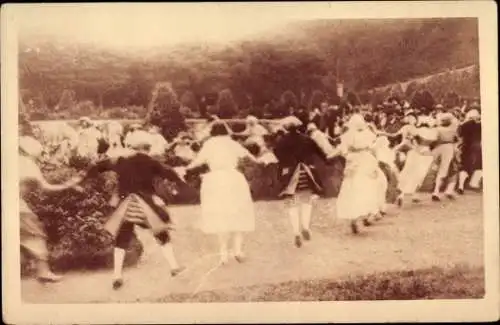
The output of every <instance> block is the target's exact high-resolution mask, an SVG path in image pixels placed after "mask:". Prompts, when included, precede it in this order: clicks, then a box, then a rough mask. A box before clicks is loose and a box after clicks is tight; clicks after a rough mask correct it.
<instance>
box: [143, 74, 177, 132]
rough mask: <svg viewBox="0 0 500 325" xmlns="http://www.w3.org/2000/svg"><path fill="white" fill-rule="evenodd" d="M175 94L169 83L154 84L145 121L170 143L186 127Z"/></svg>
mask: <svg viewBox="0 0 500 325" xmlns="http://www.w3.org/2000/svg"><path fill="white" fill-rule="evenodd" d="M179 109H180V103H179V100H178V99H177V94H176V93H175V91H174V89H173V88H172V84H171V83H169V82H159V83H157V84H156V86H155V88H154V90H153V94H152V96H151V102H150V104H149V111H148V115H147V118H146V120H147V121H148V122H149V123H151V124H153V125H156V126H158V127H160V129H161V130H162V134H163V136H164V137H165V139H167V141H172V140H173V139H174V138H175V137H176V136H177V134H179V132H182V131H186V130H187V125H186V121H185V119H184V116H182V114H181V112H180V111H179Z"/></svg>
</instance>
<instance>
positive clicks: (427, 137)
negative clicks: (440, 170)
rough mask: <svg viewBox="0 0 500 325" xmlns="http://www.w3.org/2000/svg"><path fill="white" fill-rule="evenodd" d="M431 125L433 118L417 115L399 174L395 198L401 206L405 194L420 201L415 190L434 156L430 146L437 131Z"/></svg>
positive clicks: (421, 181) (436, 137)
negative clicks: (410, 147) (397, 193)
mask: <svg viewBox="0 0 500 325" xmlns="http://www.w3.org/2000/svg"><path fill="white" fill-rule="evenodd" d="M433 126H434V119H433V118H431V117H427V116H421V117H419V121H418V127H417V129H416V131H415V137H414V140H413V142H412V149H411V150H410V151H409V152H408V156H407V158H406V162H405V165H404V167H403V170H402V171H401V173H400V175H399V189H400V191H401V194H400V196H399V198H398V200H397V201H398V205H399V206H402V204H403V202H404V197H405V196H407V195H409V196H411V197H412V200H413V202H419V201H420V199H419V198H418V196H417V190H418V189H419V187H420V186H421V185H422V183H423V182H424V179H425V177H426V176H427V173H428V172H429V169H430V168H431V165H432V162H433V160H434V157H433V154H432V151H431V149H430V147H431V145H432V144H433V143H434V142H435V141H437V139H438V133H437V131H436V129H435V128H434V127H433Z"/></svg>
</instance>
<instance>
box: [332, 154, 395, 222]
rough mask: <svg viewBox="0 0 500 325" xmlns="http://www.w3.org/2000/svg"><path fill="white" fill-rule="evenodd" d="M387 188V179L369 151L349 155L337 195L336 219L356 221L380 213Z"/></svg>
mask: <svg viewBox="0 0 500 325" xmlns="http://www.w3.org/2000/svg"><path fill="white" fill-rule="evenodd" d="M384 187H385V188H384ZM386 190H387V179H385V175H384V173H383V172H382V170H381V169H380V168H379V166H378V161H377V159H376V158H375V157H374V156H373V155H372V154H371V153H370V152H359V153H352V154H349V156H348V157H347V162H346V168H345V170H344V180H343V182H342V186H341V188H340V193H339V196H338V198H337V218H339V219H348V220H354V219H357V218H359V217H364V216H367V215H369V214H376V213H378V212H380V211H381V209H383V206H385V193H386Z"/></svg>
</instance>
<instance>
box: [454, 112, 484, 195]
mask: <svg viewBox="0 0 500 325" xmlns="http://www.w3.org/2000/svg"><path fill="white" fill-rule="evenodd" d="M458 133H459V136H460V139H461V142H462V143H461V153H462V154H461V159H460V161H461V165H460V173H459V183H458V190H457V192H458V193H459V194H463V193H464V189H465V183H466V181H467V179H468V178H469V177H470V179H471V181H469V186H470V187H472V188H479V180H480V179H481V177H482V170H481V169H482V163H483V162H482V150H481V114H480V113H479V111H477V110H476V109H472V110H470V111H468V112H467V114H466V116H465V121H464V123H463V124H462V125H461V126H460V127H459V131H458ZM473 176H476V177H473ZM473 181H475V182H473Z"/></svg>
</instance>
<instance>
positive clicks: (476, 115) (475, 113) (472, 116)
mask: <svg viewBox="0 0 500 325" xmlns="http://www.w3.org/2000/svg"><path fill="white" fill-rule="evenodd" d="M480 117H481V114H480V113H479V111H478V110H477V109H471V110H470V111H468V112H467V114H465V119H466V120H473V119H478V118H480Z"/></svg>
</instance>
